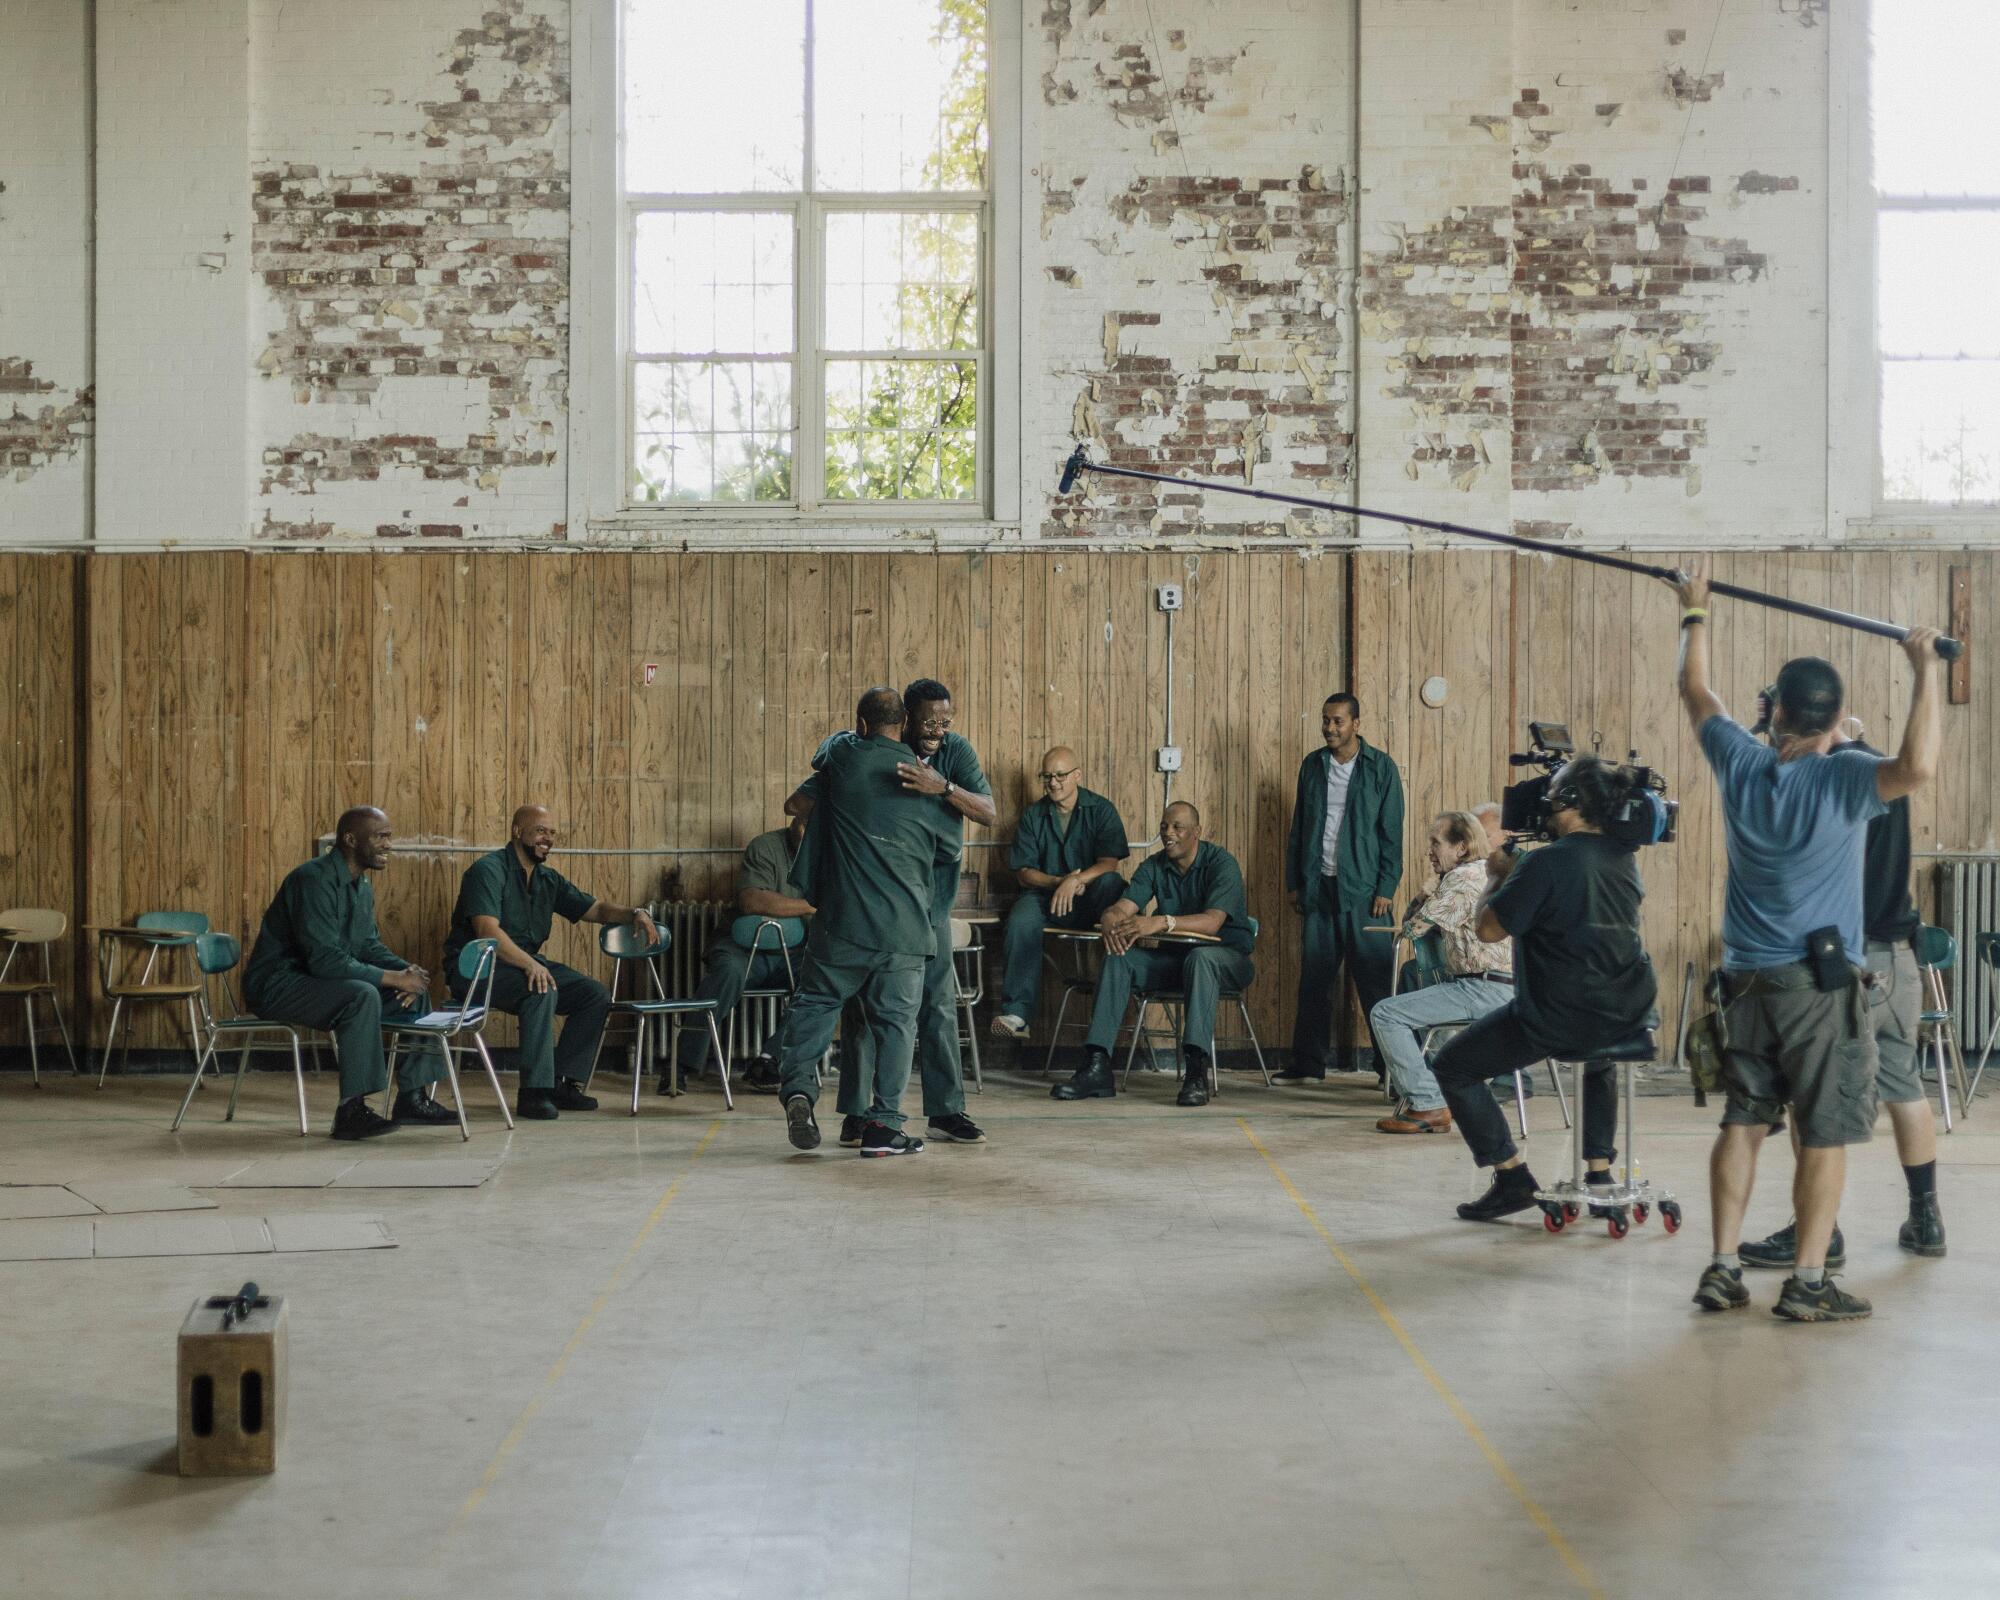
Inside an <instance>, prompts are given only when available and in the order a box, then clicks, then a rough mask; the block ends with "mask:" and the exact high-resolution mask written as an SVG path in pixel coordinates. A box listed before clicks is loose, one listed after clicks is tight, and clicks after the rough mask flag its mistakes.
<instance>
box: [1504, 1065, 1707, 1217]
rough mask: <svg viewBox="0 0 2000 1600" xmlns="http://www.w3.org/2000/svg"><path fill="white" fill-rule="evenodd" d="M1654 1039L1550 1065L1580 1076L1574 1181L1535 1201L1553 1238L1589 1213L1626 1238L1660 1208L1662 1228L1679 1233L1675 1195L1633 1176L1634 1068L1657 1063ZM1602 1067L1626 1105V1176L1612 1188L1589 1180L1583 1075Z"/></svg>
mask: <svg viewBox="0 0 2000 1600" xmlns="http://www.w3.org/2000/svg"><path fill="white" fill-rule="evenodd" d="M1653 1040H1654V1034H1653V1030H1652V1029H1650V1028H1648V1029H1647V1030H1646V1031H1645V1032H1644V1033H1641V1034H1639V1035H1637V1036H1636V1037H1634V1038H1631V1039H1627V1040H1625V1041H1623V1042H1622V1043H1620V1044H1616V1045H1613V1046H1612V1047H1611V1048H1610V1049H1608V1050H1599V1051H1596V1052H1594V1053H1593V1054H1592V1055H1591V1057H1590V1059H1589V1060H1588V1061H1569V1062H1561V1061H1554V1062H1551V1063H1550V1066H1551V1067H1552V1068H1553V1069H1554V1070H1555V1071H1557V1072H1558V1073H1560V1072H1561V1071H1562V1069H1563V1068H1564V1067H1565V1066H1567V1067H1569V1069H1570V1070H1571V1072H1572V1073H1574V1074H1575V1076H1574V1077H1573V1078H1572V1079H1571V1085H1572V1088H1571V1098H1572V1099H1573V1100H1574V1101H1575V1102H1576V1115H1575V1117H1574V1118H1573V1119H1572V1121H1571V1123H1570V1143H1569V1148H1570V1170H1569V1176H1568V1177H1567V1178H1564V1179H1563V1180H1562V1181H1561V1182H1559V1183H1556V1184H1552V1185H1551V1186H1550V1187H1548V1188H1546V1189H1537V1190H1536V1191H1535V1199H1536V1200H1537V1201H1538V1202H1539V1203H1540V1205H1541V1208H1542V1226H1543V1227H1545V1228H1547V1229H1548V1230H1549V1232H1550V1233H1561V1232H1562V1231H1563V1229H1564V1228H1566V1227H1568V1226H1569V1225H1570V1224H1571V1223H1572V1222H1575V1221H1577V1220H1578V1219H1579V1218H1581V1217H1583V1216H1585V1215H1586V1214H1588V1215H1590V1216H1592V1217H1599V1216H1601V1217H1603V1218H1604V1219H1605V1226H1606V1228H1607V1229H1608V1230H1609V1231H1610V1234H1611V1237H1612V1238H1614V1239H1622V1238H1624V1237H1625V1235H1626V1234H1627V1233H1629V1232H1630V1231H1631V1229H1632V1224H1633V1223H1635V1222H1637V1223H1643V1222H1644V1221H1645V1220H1646V1217H1647V1215H1648V1214H1649V1212H1650V1211H1651V1209H1652V1208H1653V1207H1654V1206H1658V1207H1659V1208H1660V1226H1661V1227H1663V1228H1665V1229H1666V1230H1667V1232H1668V1233H1678V1232H1680V1228H1681V1207H1680V1202H1679V1201H1678V1200H1676V1199H1675V1198H1674V1196H1673V1191H1672V1190H1670V1189H1666V1188H1663V1187H1661V1186H1659V1185H1656V1184H1654V1183H1652V1182H1650V1181H1649V1180H1647V1179H1645V1178H1640V1177H1635V1176H1634V1175H1633V1168H1634V1153H1635V1149H1636V1146H1637V1145H1638V1142H1639V1133H1638V1126H1637V1123H1636V1121H1635V1119H1634V1117H1633V1115H1632V1102H1633V1092H1632V1082H1633V1068H1634V1067H1636V1066H1637V1065H1638V1064H1639V1063H1640V1062H1642V1061H1652V1060H1655V1059H1656V1058H1657V1055H1658V1051H1657V1048H1656V1046H1655V1045H1654V1042H1653ZM1600 1064H1602V1065H1604V1066H1606V1067H1609V1068H1611V1069H1613V1070H1615V1071H1616V1072H1617V1073H1618V1076H1619V1084H1618V1088H1619V1092H1620V1093H1621V1095H1622V1096H1623V1098H1624V1101H1625V1170H1624V1173H1623V1174H1622V1176H1620V1177H1617V1178H1615V1179H1614V1180H1613V1181H1612V1182H1610V1183H1588V1182H1586V1181H1585V1179H1584V1172H1585V1162H1584V1154H1583V1121H1584V1118H1583V1106H1584V1099H1583V1075H1584V1073H1585V1072H1586V1071H1588V1070H1589V1069H1590V1068H1591V1067H1593V1066H1597V1065H1600Z"/></svg>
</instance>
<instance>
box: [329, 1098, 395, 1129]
mask: <svg viewBox="0 0 2000 1600" xmlns="http://www.w3.org/2000/svg"><path fill="white" fill-rule="evenodd" d="M395 1129H396V1125H395V1123H393V1122H391V1121H390V1120H389V1119H388V1118H387V1117H385V1116H383V1115H382V1114H381V1113H380V1112H378V1111H377V1110H376V1109H375V1108H374V1107H373V1106H371V1105H370V1104H369V1103H368V1097H367V1096H366V1095H359V1094H358V1095H356V1096H355V1097H354V1098H353V1099H352V1100H343V1101H341V1102H340V1105H339V1108H338V1109H336V1110H335V1112H334V1113H333V1136H334V1138H336V1139H379V1138H381V1137H382V1135H383V1134H385V1133H393V1132H395Z"/></svg>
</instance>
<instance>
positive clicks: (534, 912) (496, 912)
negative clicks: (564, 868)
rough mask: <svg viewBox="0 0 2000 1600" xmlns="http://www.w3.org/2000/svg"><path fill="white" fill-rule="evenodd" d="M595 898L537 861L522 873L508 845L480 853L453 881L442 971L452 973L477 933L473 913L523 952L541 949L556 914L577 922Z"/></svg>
mask: <svg viewBox="0 0 2000 1600" xmlns="http://www.w3.org/2000/svg"><path fill="white" fill-rule="evenodd" d="M595 904H596V901H595V900H594V899H593V898H592V897H591V896H590V895H587V894H585V893H584V892H583V891H582V890H581V889H579V888H578V887H577V886H576V885H575V884H573V883H571V882H570V881H569V879H567V878H565V877H564V876H563V875H562V874H561V873H560V872H558V871H556V869H555V868H554V867H552V866H550V865H549V864H548V863H547V862H543V863H542V864H541V865H540V866H538V867H536V868H535V870H534V875H533V876H532V877H524V876H522V873H521V864H520V862H519V861H518V860H516V859H515V856H514V847H513V846H512V845H511V844H506V845H502V846H501V847H500V848H499V849H498V850H494V851H492V852H490V853H489V854H487V855H483V856H481V857H480V858H479V859H478V860H477V861H475V862H473V863H472V865H471V866H469V867H467V868H466V869H465V876H464V877H463V878H462V879H460V880H459V885H458V904H457V905H455V906H453V907H452V910H451V935H450V937H448V938H447V939H446V940H445V942H444V960H445V970H446V971H447V972H455V971H456V970H457V968H458V953H459V951H461V950H463V949H464V948H465V947H466V945H468V944H470V943H471V942H472V941H473V940H474V939H476V938H478V937H479V935H478V934H476V933H474V932H473V931H472V919H473V918H474V917H493V918H495V919H496V920H498V922H499V924H500V931H501V932H503V933H504V934H506V935H507V937H508V938H510V939H512V940H513V941H514V943H516V944H517V945H519V946H520V947H521V948H522V949H523V950H525V951H526V952H527V953H528V954H529V955H534V954H535V953H536V952H537V951H539V950H540V949H541V948H542V945H543V944H544V943H545V942H546V941H547V939H548V937H549V925H550V923H551V922H553V921H554V920H555V918H556V917H557V916H558V915H561V916H562V917H564V918H566V919H567V920H568V921H570V922H581V921H582V920H583V914H584V913H585V912H586V911H588V910H589V909H590V908H591V907H592V906H593V905H595Z"/></svg>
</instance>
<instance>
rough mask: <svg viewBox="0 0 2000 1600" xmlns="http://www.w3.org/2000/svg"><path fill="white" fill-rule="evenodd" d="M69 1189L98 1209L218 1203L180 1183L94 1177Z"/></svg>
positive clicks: (191, 1207)
mask: <svg viewBox="0 0 2000 1600" xmlns="http://www.w3.org/2000/svg"><path fill="white" fill-rule="evenodd" d="M68 1187H69V1192H70V1193H71V1194H74V1195H81V1196H82V1197H83V1198H84V1199H86V1200H88V1201H89V1202H90V1203H91V1204H92V1205H94V1206H96V1207H97V1209H98V1210H99V1211H103V1212H107V1213H113V1214H117V1213H124V1212H133V1211H213V1210H214V1209H215V1202H214V1201H213V1200H210V1199H208V1198H207V1197H206V1196H204V1195H198V1194H196V1193H195V1192H194V1190H192V1189H189V1188H187V1187H185V1186H184V1185H182V1184H178V1183H122V1182H115V1181H112V1180H110V1179H105V1178H93V1179H89V1180H85V1181H78V1182H74V1183H71V1184H70V1185H69V1186H68Z"/></svg>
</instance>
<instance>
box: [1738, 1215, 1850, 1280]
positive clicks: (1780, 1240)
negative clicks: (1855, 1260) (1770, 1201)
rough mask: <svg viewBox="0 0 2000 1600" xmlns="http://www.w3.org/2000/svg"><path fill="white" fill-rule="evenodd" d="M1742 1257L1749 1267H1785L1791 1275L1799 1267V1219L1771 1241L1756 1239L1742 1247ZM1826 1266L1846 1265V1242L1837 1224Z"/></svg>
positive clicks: (1829, 1246)
mask: <svg viewBox="0 0 2000 1600" xmlns="http://www.w3.org/2000/svg"><path fill="white" fill-rule="evenodd" d="M1740 1253H1741V1255H1742V1257H1743V1265H1744V1266H1746V1267H1762V1268H1766V1269H1775V1268H1778V1267H1783V1268H1785V1269H1786V1270H1787V1271H1789V1270H1790V1269H1791V1268H1793V1267H1795V1266H1797V1265H1798V1263H1799V1224H1798V1219H1797V1218H1793V1219H1792V1221H1790V1222H1788V1223H1786V1224H1785V1225H1784V1226H1783V1227H1782V1228H1780V1229H1779V1230H1778V1231H1777V1232H1776V1233H1774V1234H1772V1235H1771V1236H1770V1237H1769V1238H1768V1239H1757V1240H1754V1241H1751V1242H1749V1243H1747V1244H1745V1245H1743V1246H1742V1247H1741V1252H1740ZM1826 1264H1827V1267H1828V1269H1829V1270H1837V1269H1839V1268H1841V1267H1844V1266H1846V1265H1847V1241H1846V1240H1845V1239H1843V1238H1841V1236H1840V1224H1839V1223H1837V1222H1836V1223H1835V1224H1834V1225H1833V1237H1832V1238H1831V1239H1830V1240H1828V1241H1827V1246H1826Z"/></svg>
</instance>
